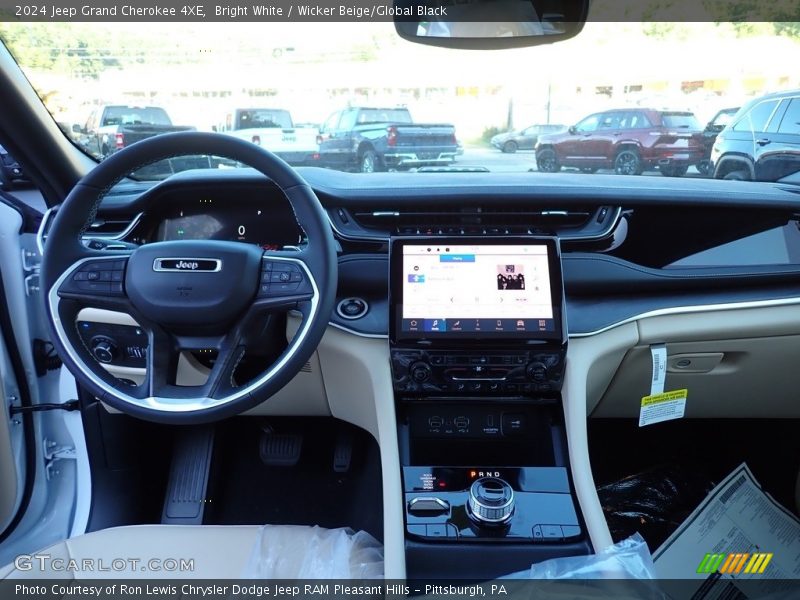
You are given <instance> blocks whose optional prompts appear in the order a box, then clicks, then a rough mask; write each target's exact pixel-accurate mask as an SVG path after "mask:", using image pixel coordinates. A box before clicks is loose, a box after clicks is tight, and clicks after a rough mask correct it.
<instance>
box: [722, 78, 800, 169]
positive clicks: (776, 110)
mask: <svg viewBox="0 0 800 600" xmlns="http://www.w3.org/2000/svg"><path fill="white" fill-rule="evenodd" d="M711 163H712V165H713V172H714V177H715V178H716V179H738V180H746V181H751V180H754V181H777V180H779V179H782V178H783V177H786V176H787V175H790V174H792V173H794V172H795V171H797V170H798V169H800V90H792V91H788V92H778V93H774V94H767V95H765V96H761V97H759V98H756V99H755V100H751V101H750V102H749V103H747V104H746V105H745V106H744V107H743V108H742V109H741V110H740V111H739V112H738V113H737V114H736V117H735V118H734V119H733V121H731V123H729V124H728V126H727V127H725V129H723V130H722V132H721V133H720V134H719V135H718V136H717V139H716V141H715V142H714V147H713V148H712V150H711Z"/></svg>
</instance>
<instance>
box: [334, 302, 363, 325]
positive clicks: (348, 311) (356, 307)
mask: <svg viewBox="0 0 800 600" xmlns="http://www.w3.org/2000/svg"><path fill="white" fill-rule="evenodd" d="M368 310H369V304H367V301H366V300H364V299H362V298H345V299H344V300H342V301H340V302H339V304H337V305H336V314H337V315H339V316H340V317H341V318H343V319H347V320H348V321H352V320H354V319H360V318H361V317H363V316H364V315H365V314H367V311H368Z"/></svg>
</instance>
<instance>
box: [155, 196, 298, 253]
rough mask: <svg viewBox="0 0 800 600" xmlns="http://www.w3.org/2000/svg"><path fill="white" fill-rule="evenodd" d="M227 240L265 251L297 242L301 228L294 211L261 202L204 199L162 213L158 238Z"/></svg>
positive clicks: (156, 237) (182, 204)
mask: <svg viewBox="0 0 800 600" xmlns="http://www.w3.org/2000/svg"><path fill="white" fill-rule="evenodd" d="M175 240H224V241H231V242H244V243H248V244H257V245H258V246H261V247H262V248H264V249H265V250H277V249H280V248H282V247H283V246H287V245H297V244H298V243H299V241H300V231H299V228H298V226H297V223H296V221H295V219H294V216H293V215H292V213H291V211H288V210H287V211H284V210H276V207H268V206H265V205H264V203H259V202H230V201H215V200H213V199H200V200H197V201H193V202H181V203H179V204H177V205H174V206H171V207H170V208H168V209H167V210H166V211H164V213H162V216H161V221H160V223H159V225H158V227H157V230H156V234H155V241H175Z"/></svg>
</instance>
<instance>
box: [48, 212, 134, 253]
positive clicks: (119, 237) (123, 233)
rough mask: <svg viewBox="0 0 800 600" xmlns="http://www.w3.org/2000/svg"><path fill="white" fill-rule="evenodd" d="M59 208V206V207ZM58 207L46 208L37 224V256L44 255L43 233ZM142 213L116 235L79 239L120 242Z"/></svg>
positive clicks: (84, 235) (90, 236)
mask: <svg viewBox="0 0 800 600" xmlns="http://www.w3.org/2000/svg"><path fill="white" fill-rule="evenodd" d="M59 206H60V205H59ZM59 206H51V207H50V208H48V209H47V210H46V211H45V213H44V215H42V222H41V223H40V224H39V230H38V231H37V232H36V246H37V247H38V248H39V254H44V243H45V240H46V236H45V231H47V226H48V224H49V223H50V220H51V219H52V218H53V215H55V213H56V211H57V210H58V208H59ZM143 216H144V213H139V214H138V215H136V216H135V217H134V218H133V220H132V221H131V222H130V224H129V225H128V226H127V227H126V228H125V229H124V230H123V231H122V233H119V234H117V235H91V234H88V233H84V234H83V236H81V239H84V240H85V239H92V240H121V239H122V238H124V237H126V236H127V235H128V234H129V233H130V232H131V231H133V229H134V228H135V227H136V226H137V225H138V224H139V221H141V220H142V217H143Z"/></svg>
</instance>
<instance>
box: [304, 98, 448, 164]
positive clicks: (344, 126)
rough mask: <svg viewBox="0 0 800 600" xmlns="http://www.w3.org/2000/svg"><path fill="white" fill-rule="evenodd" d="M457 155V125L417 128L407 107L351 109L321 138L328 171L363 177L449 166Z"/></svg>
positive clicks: (327, 123)
mask: <svg viewBox="0 0 800 600" xmlns="http://www.w3.org/2000/svg"><path fill="white" fill-rule="evenodd" d="M457 153H458V142H457V141H456V128H455V126H453V125H449V124H446V123H414V121H413V120H412V118H411V113H410V112H409V111H408V109H407V108H368V107H353V108H345V109H344V110H339V111H336V112H335V113H333V114H332V115H331V116H330V117H328V119H327V120H326V121H325V123H324V124H323V126H322V129H321V130H320V137H319V154H320V164H321V165H322V166H326V167H331V168H335V169H341V170H353V169H355V170H357V171H360V172H362V173H371V172H373V171H384V170H386V169H396V170H404V169H410V168H413V167H424V166H435V165H449V164H451V163H452V162H453V161H454V160H455V157H456V154H457Z"/></svg>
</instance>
